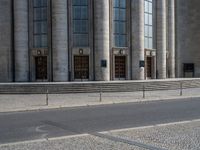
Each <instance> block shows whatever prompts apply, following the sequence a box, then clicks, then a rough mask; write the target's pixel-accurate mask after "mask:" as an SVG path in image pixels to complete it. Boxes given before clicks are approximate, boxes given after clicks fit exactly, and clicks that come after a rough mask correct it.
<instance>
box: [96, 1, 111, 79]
mask: <svg viewBox="0 0 200 150" xmlns="http://www.w3.org/2000/svg"><path fill="white" fill-rule="evenodd" d="M94 32H95V34H94V40H95V43H94V44H95V80H97V81H108V80H110V52H109V51H110V50H109V0H94ZM102 61H106V66H101V62H102Z"/></svg>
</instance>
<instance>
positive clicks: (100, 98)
mask: <svg viewBox="0 0 200 150" xmlns="http://www.w3.org/2000/svg"><path fill="white" fill-rule="evenodd" d="M99 92H100V93H99V102H102V88H101V86H100V90H99Z"/></svg>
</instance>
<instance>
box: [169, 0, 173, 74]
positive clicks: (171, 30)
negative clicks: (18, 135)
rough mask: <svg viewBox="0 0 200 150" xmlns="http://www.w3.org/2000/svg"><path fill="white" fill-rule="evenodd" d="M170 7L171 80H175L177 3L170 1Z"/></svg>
mask: <svg viewBox="0 0 200 150" xmlns="http://www.w3.org/2000/svg"><path fill="white" fill-rule="evenodd" d="M168 7H169V11H168V12H169V15H168V17H169V23H168V30H169V32H168V40H169V42H168V43H169V46H168V48H169V76H170V78H175V1H174V0H168Z"/></svg>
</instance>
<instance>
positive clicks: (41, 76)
mask: <svg viewBox="0 0 200 150" xmlns="http://www.w3.org/2000/svg"><path fill="white" fill-rule="evenodd" d="M35 78H36V80H47V56H38V57H35Z"/></svg>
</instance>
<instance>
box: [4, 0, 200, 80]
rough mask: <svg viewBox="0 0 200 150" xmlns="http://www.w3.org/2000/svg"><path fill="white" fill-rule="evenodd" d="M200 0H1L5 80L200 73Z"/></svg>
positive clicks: (135, 77) (157, 77)
mask: <svg viewBox="0 0 200 150" xmlns="http://www.w3.org/2000/svg"><path fill="white" fill-rule="evenodd" d="M199 3H200V2H198V0H194V1H187V0H1V1H0V82H37V81H38V82H41V81H42V82H52V81H53V82H68V81H110V80H143V79H166V78H175V77H199V76H200V61H199V60H200V59H198V58H199V57H198V54H197V53H198V49H199V48H200V45H199V44H200V42H198V40H199V39H200V38H199V36H200V34H198V35H197V33H198V31H200V30H199V26H198V20H199V18H200V15H199V14H200V13H198V8H197V7H198V6H200V5H199ZM193 7H194V9H193ZM190 15H192V16H193V17H190ZM191 23H192V24H191ZM193 34H195V36H193ZM190 37H193V38H190ZM185 40H187V41H185ZM189 45H190V46H189ZM182 52H184V54H183V53H182ZM198 67H199V68H198ZM192 69H193V70H192ZM192 71H193V72H192Z"/></svg>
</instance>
